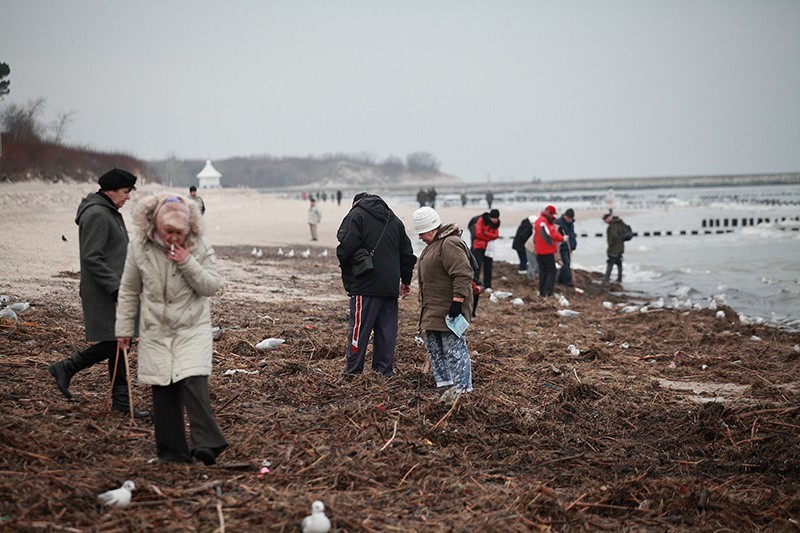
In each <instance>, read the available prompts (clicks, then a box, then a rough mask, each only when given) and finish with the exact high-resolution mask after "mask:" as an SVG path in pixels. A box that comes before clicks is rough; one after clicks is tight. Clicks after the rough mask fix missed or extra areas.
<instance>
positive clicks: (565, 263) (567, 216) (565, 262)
mask: <svg viewBox="0 0 800 533" xmlns="http://www.w3.org/2000/svg"><path fill="white" fill-rule="evenodd" d="M556 226H557V227H558V231H559V232H560V233H561V234H562V235H563V236H564V237H565V238H564V240H563V241H562V242H561V244H559V245H558V252H559V255H561V268H560V269H559V271H558V276H556V282H558V283H560V284H561V285H566V286H567V287H574V286H575V282H574V281H573V280H572V252H574V251H575V248H577V247H578V236H577V235H575V211H574V210H573V209H571V208H570V209H567V210H566V211H564V214H563V215H561V216H560V217H558V218H557V219H556Z"/></svg>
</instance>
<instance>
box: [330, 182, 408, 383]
mask: <svg viewBox="0 0 800 533" xmlns="http://www.w3.org/2000/svg"><path fill="white" fill-rule="evenodd" d="M336 238H337V239H338V240H339V246H337V247H336V257H337V258H338V259H339V268H341V269H342V283H343V284H344V289H345V290H346V291H347V294H348V296H350V328H349V330H348V337H347V339H348V340H347V350H346V356H345V369H344V373H345V375H349V374H359V373H361V372H362V371H363V370H364V358H365V355H366V353H367V346H368V344H369V338H370V334H371V333H372V332H373V331H374V332H375V337H374V346H373V354H372V370H374V371H375V372H380V373H381V374H383V375H384V376H386V377H391V375H392V371H393V367H394V352H395V346H396V343H397V309H398V306H397V298H398V296H403V297H406V296H407V295H408V294H409V293H410V292H411V276H412V274H413V273H414V264H416V262H417V258H416V256H415V255H414V251H413V249H412V248H411V240H410V239H409V238H408V235H407V234H406V228H405V226H404V225H403V222H402V221H401V220H400V219H399V218H397V216H396V215H395V214H394V213H393V212H392V210H391V209H389V206H387V205H386V202H384V201H383V199H381V197H380V196H375V195H371V194H368V193H365V192H362V193H358V194H357V195H356V196H355V198H353V207H352V208H351V209H350V212H349V213H347V215H346V216H345V217H344V220H342V224H341V225H340V226H339V231H338V232H337V234H336ZM360 249H365V250H366V251H367V252H370V253H371V259H372V264H373V268H371V269H368V270H366V271H364V272H361V273H360V274H359V275H357V276H356V275H354V273H353V265H354V259H355V258H354V255H355V256H357V255H358V254H356V252H357V251H358V250H360ZM362 253H363V252H362Z"/></svg>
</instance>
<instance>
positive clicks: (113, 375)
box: [106, 343, 119, 413]
mask: <svg viewBox="0 0 800 533" xmlns="http://www.w3.org/2000/svg"><path fill="white" fill-rule="evenodd" d="M118 365H119V343H117V351H116V352H115V353H114V372H112V373H111V387H109V389H108V401H107V402H106V409H107V410H108V412H109V413H110V412H111V403H112V402H113V401H114V400H113V396H114V380H115V379H117V366H118Z"/></svg>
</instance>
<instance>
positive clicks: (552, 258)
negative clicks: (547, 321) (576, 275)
mask: <svg viewBox="0 0 800 533" xmlns="http://www.w3.org/2000/svg"><path fill="white" fill-rule="evenodd" d="M555 220H556V208H555V207H553V206H552V205H548V206H547V207H545V208H544V210H543V211H542V213H541V214H540V215H539V218H537V219H536V221H535V222H534V223H533V246H534V249H535V251H536V261H537V262H538V264H539V296H552V295H553V288H554V287H555V284H556V252H557V251H558V244H557V243H559V242H561V241H563V240H564V236H563V235H561V233H559V231H558V229H557V228H556V225H555Z"/></svg>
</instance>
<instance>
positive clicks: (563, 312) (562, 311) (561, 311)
mask: <svg viewBox="0 0 800 533" xmlns="http://www.w3.org/2000/svg"><path fill="white" fill-rule="evenodd" d="M556 314H557V315H558V316H578V315H579V314H580V312H579V311H573V310H572V309H559V310H558V311H556Z"/></svg>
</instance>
